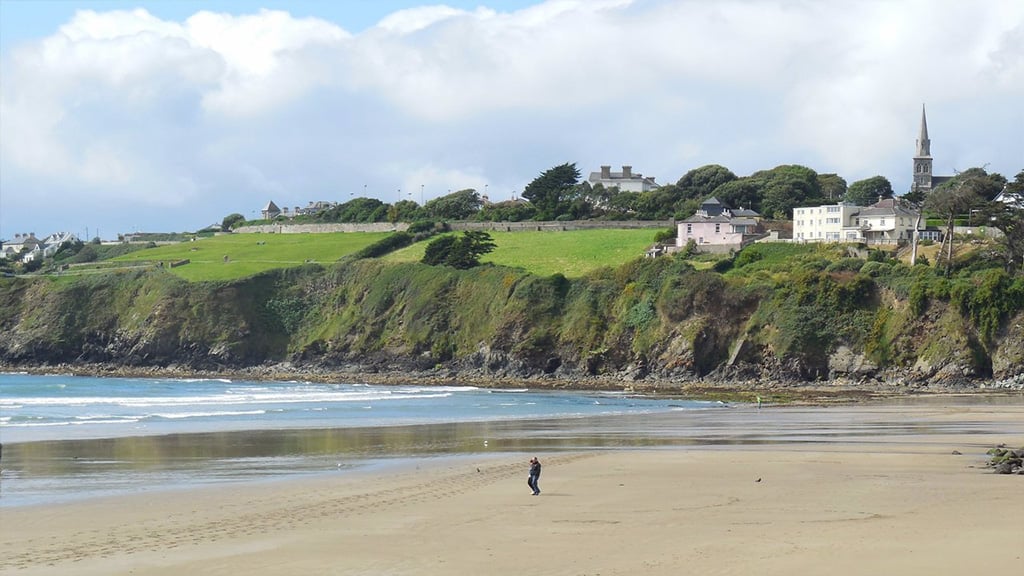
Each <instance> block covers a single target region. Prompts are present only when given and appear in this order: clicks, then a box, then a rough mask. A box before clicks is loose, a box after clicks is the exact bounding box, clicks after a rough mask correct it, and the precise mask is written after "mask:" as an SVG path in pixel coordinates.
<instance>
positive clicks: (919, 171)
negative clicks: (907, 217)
mask: <svg viewBox="0 0 1024 576" xmlns="http://www.w3.org/2000/svg"><path fill="white" fill-rule="evenodd" d="M912 189H913V190H914V191H915V192H916V191H921V192H924V193H928V192H931V190H932V141H931V140H929V139H928V118H927V117H925V113H924V104H922V105H921V134H920V135H919V136H918V138H917V154H916V155H915V156H914V185H913V187H912Z"/></svg>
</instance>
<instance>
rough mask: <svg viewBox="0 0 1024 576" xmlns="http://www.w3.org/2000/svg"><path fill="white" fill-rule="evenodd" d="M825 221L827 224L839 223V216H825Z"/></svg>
mask: <svg viewBox="0 0 1024 576" xmlns="http://www.w3.org/2000/svg"><path fill="white" fill-rule="evenodd" d="M825 222H827V223H829V224H839V218H826V219H825Z"/></svg>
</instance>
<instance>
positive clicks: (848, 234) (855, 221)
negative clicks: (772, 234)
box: [793, 198, 925, 244]
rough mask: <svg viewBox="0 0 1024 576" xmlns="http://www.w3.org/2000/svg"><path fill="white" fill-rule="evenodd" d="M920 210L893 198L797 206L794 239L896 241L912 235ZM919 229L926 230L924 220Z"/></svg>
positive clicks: (876, 242) (794, 214) (873, 242)
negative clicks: (856, 202) (866, 204)
mask: <svg viewBox="0 0 1024 576" xmlns="http://www.w3.org/2000/svg"><path fill="white" fill-rule="evenodd" d="M917 214H918V213H917V212H916V211H914V210H913V209H911V208H909V207H907V206H905V205H903V204H902V203H901V202H899V201H898V200H896V199H894V198H886V199H883V200H879V201H878V202H876V203H874V204H872V205H871V206H857V205H853V204H845V203H842V202H840V203H839V204H829V205H825V206H805V207H799V208H794V209H793V240H794V241H796V242H865V243H868V244H897V243H900V242H906V241H910V240H911V239H912V238H913V234H914V224H915V222H916V221H917ZM918 230H919V231H920V232H923V231H924V230H925V226H924V221H923V220H922V222H921V225H920V228H918Z"/></svg>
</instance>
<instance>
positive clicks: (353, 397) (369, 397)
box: [0, 391, 451, 409]
mask: <svg viewBox="0 0 1024 576" xmlns="http://www.w3.org/2000/svg"><path fill="white" fill-rule="evenodd" d="M448 396H451V393H450V392H435V393H418V394H413V393H407V394H403V395H400V396H396V395H394V394H391V393H390V392H388V391H383V392H377V391H374V392H365V393H362V392H317V393H294V392H289V393H268V394H215V395H210V396H176V397H163V398H161V397H152V396H150V397H131V396H91V397H79V398H67V397H64V398H62V397H53V396H50V397H47V396H42V397H35V398H19V399H18V400H17V404H19V405H22V406H78V407H81V406H93V405H114V406H125V407H136V408H151V407H158V406H185V405H189V406H195V405H200V406H203V405H206V406H208V405H239V404H304V403H310V404H317V403H324V402H373V401H385V400H410V399H423V400H426V399H432V398H446V397H448ZM14 406H15V403H14V402H13V401H0V409H2V408H13V407H14Z"/></svg>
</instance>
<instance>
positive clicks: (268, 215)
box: [260, 200, 281, 220]
mask: <svg viewBox="0 0 1024 576" xmlns="http://www.w3.org/2000/svg"><path fill="white" fill-rule="evenodd" d="M260 215H261V216H262V217H263V219H264V220H273V219H274V218H277V217H278V216H280V215H281V209H280V208H278V207H277V204H274V201H273V200H271V201H270V202H267V205H266V206H264V207H263V209H262V210H260Z"/></svg>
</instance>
